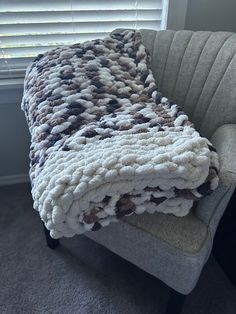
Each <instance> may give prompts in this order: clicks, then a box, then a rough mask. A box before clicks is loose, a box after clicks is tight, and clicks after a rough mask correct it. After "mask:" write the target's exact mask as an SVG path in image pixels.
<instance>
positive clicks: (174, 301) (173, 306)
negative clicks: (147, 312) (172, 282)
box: [165, 289, 186, 314]
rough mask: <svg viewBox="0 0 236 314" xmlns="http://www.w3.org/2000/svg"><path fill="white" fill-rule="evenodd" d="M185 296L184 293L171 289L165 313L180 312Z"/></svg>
mask: <svg viewBox="0 0 236 314" xmlns="http://www.w3.org/2000/svg"><path fill="white" fill-rule="evenodd" d="M185 298H186V295H184V294H181V293H179V292H177V291H175V290H173V289H171V290H170V294H169V298H168V304H167V308H166V313H165V314H180V313H181V312H182V309H183V306H184V301H185Z"/></svg>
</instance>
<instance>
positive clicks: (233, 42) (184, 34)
mask: <svg viewBox="0 0 236 314" xmlns="http://www.w3.org/2000/svg"><path fill="white" fill-rule="evenodd" d="M141 33H142V37H143V43H144V45H145V46H146V47H147V48H148V50H149V52H150V54H151V60H152V70H153V73H154V76H155V78H156V81H157V86H158V89H159V90H160V91H161V92H162V93H163V94H164V95H165V96H166V97H168V98H170V99H172V100H174V101H175V102H176V103H178V104H179V105H181V106H182V107H183V108H184V110H185V111H186V113H187V114H188V115H189V117H190V118H191V120H192V121H193V122H194V124H195V127H196V128H197V129H198V130H199V131H200V132H201V133H202V134H203V135H204V136H208V137H210V136H211V135H212V134H213V133H214V131H215V130H216V128H218V127H219V126H221V125H222V124H227V123H236V34H234V33H227V32H206V31H200V32H192V31H171V30H165V31H155V30H147V29H142V30H141Z"/></svg>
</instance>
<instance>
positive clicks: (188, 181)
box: [22, 31, 219, 238]
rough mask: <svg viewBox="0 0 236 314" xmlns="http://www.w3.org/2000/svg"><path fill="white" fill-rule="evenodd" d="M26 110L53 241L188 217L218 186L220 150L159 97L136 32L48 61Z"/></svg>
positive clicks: (40, 63)
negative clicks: (157, 216)
mask: <svg viewBox="0 0 236 314" xmlns="http://www.w3.org/2000/svg"><path fill="white" fill-rule="evenodd" d="M22 109H23V110H24V111H25V115H26V118H27V122H28V125H29V129H30V133H31V138H32V144H31V151H30V159H31V170H30V176H31V182H32V195H33V199H34V208H35V209H36V210H37V211H38V212H39V214H40V217H41V219H42V220H43V221H44V223H45V225H46V227H47V228H48V229H49V230H50V234H51V236H52V237H54V238H59V237H62V236H66V237H70V236H73V235H74V234H80V233H83V232H85V231H89V230H92V231H96V230H98V229H100V228H101V227H103V226H107V225H109V224H110V222H113V221H117V220H119V218H121V217H123V216H124V215H130V214H133V213H136V214H142V213H143V212H145V211H147V212H148V213H154V212H162V213H172V214H174V215H176V216H184V215H186V214H187V213H188V212H189V210H190V208H191V207H192V205H193V202H194V201H195V200H198V199H200V198H201V197H203V196H205V195H207V194H209V193H210V192H211V191H212V190H214V189H215V188H216V187H217V185H218V171H219V163H218V157H217V154H216V152H215V150H214V148H213V147H212V145H211V143H210V142H209V141H208V140H207V139H206V138H203V137H201V136H200V135H199V133H198V132H197V131H196V130H195V129H194V127H193V124H192V123H191V122H190V121H189V119H188V117H187V115H186V114H185V113H184V111H183V110H182V109H181V107H180V106H178V105H176V104H175V103H174V102H172V101H169V100H168V99H167V98H165V97H163V96H162V95H161V93H160V92H159V91H158V88H157V86H156V82H155V80H154V77H153V74H152V71H151V68H150V56H149V54H148V52H147V51H146V49H145V47H144V45H143V44H142V38H141V34H140V33H139V32H137V31H123V32H116V33H112V34H110V35H109V36H108V37H106V38H105V39H97V40H93V41H87V42H84V43H81V44H76V45H73V46H70V47H59V48H56V49H53V50H50V51H48V52H46V53H44V54H41V55H39V56H38V57H37V58H36V59H35V60H34V61H33V62H32V64H31V65H30V66H29V68H28V70H27V73H26V77H25V86H24V96H23V101H22Z"/></svg>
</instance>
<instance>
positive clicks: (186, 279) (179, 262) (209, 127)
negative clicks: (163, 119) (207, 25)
mask: <svg viewBox="0 0 236 314" xmlns="http://www.w3.org/2000/svg"><path fill="white" fill-rule="evenodd" d="M141 32H142V36H143V41H144V44H145V45H146V47H147V48H148V50H149V52H150V54H151V58H152V70H153V72H154V76H155V78H156V81H157V85H158V88H159V90H160V91H161V92H162V93H163V94H164V95H165V96H167V97H169V98H170V99H173V100H174V101H175V102H177V103H178V104H180V105H181V106H183V107H184V109H185V111H186V112H187V113H188V115H189V116H190V118H191V120H192V121H193V122H194V123H195V127H196V128H197V130H199V131H200V132H201V133H202V134H203V135H204V136H207V137H208V138H209V139H210V140H211V141H212V142H213V144H214V146H215V147H216V149H217V151H218V153H219V155H220V159H221V165H222V170H221V173H220V185H219V188H218V189H217V190H216V191H215V192H214V193H213V194H211V195H210V196H208V197H206V198H205V199H203V200H201V201H200V202H198V204H197V205H196V207H195V208H194V209H193V210H192V212H191V213H190V214H189V215H188V216H186V217H184V218H177V217H174V216H172V215H163V214H152V215H150V214H143V215H132V216H130V217H128V218H124V219H123V220H122V221H121V222H120V223H116V224H111V225H109V226H108V227H106V228H103V229H101V230H100V231H98V232H90V233H87V236H88V237H89V238H91V239H93V240H95V241H96V242H98V243H100V244H102V245H104V246H105V247H107V248H108V249H110V250H111V251H113V252H115V253H116V254H118V255H120V256H121V257H123V258H125V259H127V260H128V261H130V262H132V263H133V264H135V265H137V266H138V267H140V268H141V269H143V270H145V271H146V272H148V273H150V274H152V275H154V276H156V277H157V278H159V279H160V280H162V281H164V282H165V283H166V284H167V285H168V286H170V287H171V288H173V289H174V290H176V291H178V292H179V293H181V294H189V293H190V292H191V290H192V289H193V288H194V287H195V285H196V283H197V281H198V278H199V275H200V273H201V271H202V268H203V266H204V264H205V263H206V261H207V259H208V257H209V255H210V253H211V249H212V244H213V238H214V235H215V232H216V228H217V225H218V223H219V221H220V218H221V217H222V215H223V213H224V210H225V209H226V206H227V204H228V202H229V200H230V197H231V195H232V193H233V191H234V189H235V185H236V34H233V33H224V32H215V33H212V32H191V31H177V32H175V31H159V32H157V31H154V30H141ZM176 306H177V305H176ZM177 307H178V306H177ZM175 312H177V308H176V309H175ZM171 313H174V312H173V311H172V312H171Z"/></svg>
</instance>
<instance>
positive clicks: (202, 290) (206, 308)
mask: <svg viewBox="0 0 236 314" xmlns="http://www.w3.org/2000/svg"><path fill="white" fill-rule="evenodd" d="M167 294H168V288H167V287H166V286H165V285H164V284H163V283H162V282H160V281H159V280H158V279H156V278H154V277H152V276H150V275H148V274H146V273H145V272H143V271H141V270H139V269H138V268H137V267H135V266H133V265H132V264H130V263H128V262H127V261H125V260H123V259H122V258H120V257H118V256H116V255H115V254H113V253H111V252H109V251H108V250H106V249H105V248H103V247H102V246H99V245H98V244H96V243H94V242H92V241H91V240H89V239H87V238H86V237H84V236H78V237H74V238H71V239H63V240H62V241H61V246H60V247H59V248H58V249H57V250H55V251H52V250H49V249H48V248H47V247H46V245H45V239H44V235H43V230H42V225H41V223H40V220H39V217H38V214H37V213H36V212H35V211H33V209H32V201H31V197H30V190H29V186H28V185H27V184H24V185H15V186H9V187H1V188H0V313H1V314H15V313H16V314H18V313H24V314H28V313H29V314H34V313H52V314H56V313H58V314H59V313H63V314H64V313H65V314H73V313H76V314H77V313H79V314H93V313H94V314H95V313H96V314H100V313H102V314H111V313H112V314H118V313H122V314H126V313H128V314H154V313H157V314H161V313H164V310H165V306H166V301H167ZM187 313H189V314H190V313H191V314H222V313H224V314H231V313H232V314H233V313H234V314H235V313H236V288H235V287H233V286H232V285H231V284H230V282H229V281H228V279H227V278H226V277H225V275H224V274H223V272H222V270H221V269H220V267H219V266H218V264H217V263H216V261H215V260H214V259H213V258H210V260H209V261H208V263H207V265H206V267H205V269H204V271H203V273H202V276H201V278H200V280H199V283H198V285H197V287H196V288H195V290H194V291H193V293H192V294H191V295H190V296H188V298H187V301H186V304H185V307H184V310H183V314H187Z"/></svg>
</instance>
